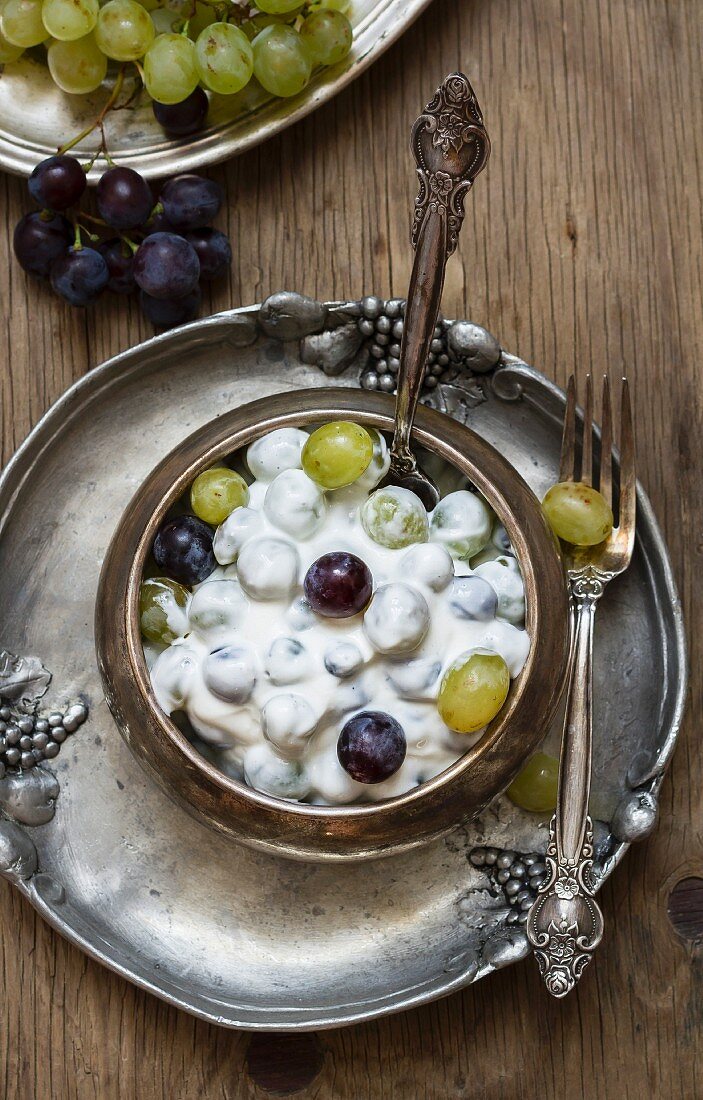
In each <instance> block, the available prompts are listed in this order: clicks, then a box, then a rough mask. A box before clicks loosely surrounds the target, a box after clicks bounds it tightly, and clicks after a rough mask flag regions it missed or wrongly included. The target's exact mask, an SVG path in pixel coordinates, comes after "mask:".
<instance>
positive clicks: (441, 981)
mask: <svg viewBox="0 0 703 1100" xmlns="http://www.w3.org/2000/svg"><path fill="white" fill-rule="evenodd" d="M285 297H286V296H283V298H284V299H285ZM288 298H289V299H290V304H291V309H290V310H287V309H286V308H283V309H281V310H279V313H278V314H277V316H273V317H272V314H271V311H268V312H267V311H266V310H265V309H264V310H263V312H261V313H260V312H259V311H258V310H257V308H256V307H252V308H251V309H245V310H240V311H232V312H229V313H223V314H220V315H218V316H216V317H212V318H209V319H207V320H204V321H198V322H196V323H194V324H192V325H189V326H187V327H185V328H183V329H181V330H179V331H177V332H174V333H171V334H168V335H166V336H160V337H156V338H155V339H152V340H149V341H147V342H146V343H145V344H142V345H140V346H139V347H137V348H134V349H133V350H131V351H128V352H126V353H124V354H122V355H119V356H117V357H116V358H114V359H111V360H110V361H109V362H107V363H105V364H103V365H102V366H100V367H98V368H97V369H96V370H94V371H92V372H91V373H90V374H89V375H87V376H86V377H84V378H83V379H81V380H80V381H79V382H77V383H76V384H75V385H74V386H73V387H72V388H71V389H70V390H69V391H68V392H67V393H66V395H65V396H64V397H63V398H61V400H59V401H58V402H57V403H56V404H55V405H54V406H53V407H52V408H51V409H50V410H49V412H48V413H47V414H46V415H45V416H44V418H43V419H42V420H41V422H40V423H39V425H38V426H37V427H36V428H35V429H34V431H33V432H32V433H31V435H30V436H29V438H28V439H27V441H26V442H25V444H24V445H23V446H22V447H21V448H20V450H19V451H18V453H17V455H16V456H15V458H14V459H13V461H12V462H11V463H10V465H9V466H8V467H7V469H6V470H5V472H4V475H3V476H2V478H1V479H0V607H1V608H2V621H1V624H0V625H1V630H0V643H1V644H2V646H4V647H6V648H7V650H9V651H11V652H12V653H14V654H23V655H25V656H26V655H30V654H36V655H38V656H39V657H40V659H41V661H42V662H43V663H44V665H45V666H46V667H47V668H48V669H49V670H50V671H51V673H52V675H53V679H52V682H51V685H50V687H49V690H48V693H47V694H46V696H45V699H43V700H42V701H41V703H40V711H41V712H42V713H45V714H46V713H49V711H50V710H51V709H52V708H53V709H54V710H56V709H59V710H60V709H61V708H62V706H63V707H65V706H66V705H68V703H70V702H71V700H76V699H82V700H83V702H84V703H85V704H86V705H87V706H88V708H89V714H88V718H87V721H86V722H85V723H84V724H83V725H82V726H81V728H80V729H79V730H77V731H76V732H75V734H73V735H72V736H71V737H70V739H68V740H67V741H66V742H65V743H64V744H63V745H62V749H61V752H60V755H58V756H57V757H56V758H55V759H53V760H51V761H47V762H44V763H42V764H41V765H40V766H38V767H36V768H34V769H32V770H31V771H29V772H25V773H22V774H21V775H19V776H18V775H16V774H15V775H14V776H13V775H12V773H11V772H8V775H7V776H6V777H5V778H4V779H0V810H1V811H2V814H1V816H0V870H2V872H3V873H4V874H5V876H6V877H7V878H8V879H9V880H10V881H12V882H13V883H14V884H15V885H16V887H17V888H18V889H19V890H20V891H21V892H22V894H24V896H25V897H26V898H27V899H28V900H29V901H30V902H31V904H32V905H33V906H34V907H35V908H36V909H37V910H38V911H39V913H41V915H42V916H43V917H44V918H45V919H46V920H47V921H48V922H49V923H50V924H52V925H53V926H54V927H55V928H56V929H57V930H58V931H60V932H61V933H62V934H63V935H64V936H66V937H67V938H68V939H69V940H70V941H71V942H73V943H75V944H76V945H78V946H79V947H81V948H82V949H83V950H85V951H86V952H87V953H88V954H90V955H91V956H93V957H94V958H97V959H99V960H100V961H102V962H103V963H105V964H106V965H107V966H109V967H111V968H112V969H113V970H115V971H117V972H118V973H120V974H122V975H124V976H125V977H126V978H129V979H130V980H131V981H133V982H135V983H136V984H138V985H140V986H142V987H144V988H146V989H149V990H151V991H152V992H153V993H155V994H156V995H157V996H159V997H162V998H164V999H165V1000H167V1001H169V1002H171V1003H172V1004H175V1005H178V1006H180V1007H182V1008H185V1009H187V1010H188V1011H190V1012H192V1013H195V1014H196V1015H198V1016H201V1017H203V1018H205V1019H207V1020H210V1021H213V1022H215V1023H219V1024H224V1025H227V1026H231V1027H240V1028H255V1029H267V1028H270V1029H275V1030H285V1029H309V1028H320V1027H333V1026H336V1025H340V1024H345V1023H351V1022H352V1021H356V1020H363V1019H369V1018H371V1017H374V1016H380V1015H383V1014H385V1013H389V1012H394V1011H398V1010H399V1009H403V1008H407V1007H409V1006H412V1005H418V1004H421V1003H423V1002H426V1001H430V1000H432V999H434V998H437V997H439V996H442V995H444V994H446V993H449V992H451V991H452V990H456V989H459V988H461V987H462V986H465V985H467V984H469V983H470V982H473V981H476V980H477V979H479V978H482V977H484V976H486V975H487V974H489V973H490V972H491V971H492V970H494V969H496V968H498V967H501V966H505V965H507V964H509V963H511V962H513V961H515V960H517V959H520V958H522V957H523V956H525V955H526V954H527V943H526V939H525V936H524V933H523V931H522V926H521V924H520V923H519V916H518V913H519V911H520V910H519V907H518V908H516V907H515V891H514V890H513V893H512V896H511V895H510V891H509V889H508V885H507V884H505V883H502V884H501V883H498V881H497V878H496V877H495V876H496V865H495V864H493V865H492V866H489V865H488V864H490V861H491V860H495V858H496V850H498V851H504V850H509V852H510V853H512V854H511V855H509V856H508V857H506V859H507V862H508V863H510V862H512V863H513V864H515V863H517V864H520V862H521V861H520V859H519V858H518V856H519V855H521V854H523V855H524V854H529V853H532V855H531V856H530V857H529V859H528V863H529V860H530V859H531V860H532V861H533V863H532V866H533V868H534V866H535V865H536V864H535V862H534V861H535V860H536V861H537V865H538V863H539V858H540V857H539V853H543V852H544V850H545V847H546V840H547V828H546V825H547V822H546V819H542V818H540V817H538V816H535V815H532V814H527V813H525V812H523V811H520V810H518V809H517V808H516V807H515V806H513V805H512V804H511V803H510V802H509V801H508V800H507V799H505V798H501V799H499V800H498V801H497V802H496V803H494V804H493V806H492V807H490V808H489V810H488V811H486V813H485V814H484V815H483V817H482V818H481V819H479V820H477V821H476V822H474V823H473V824H472V825H471V826H469V827H466V828H462V829H461V830H457V831H456V832H454V833H453V834H451V835H450V836H449V837H448V838H447V839H445V840H443V841H441V842H437V843H435V844H433V845H432V846H430V847H428V848H425V849H422V850H419V851H414V852H412V853H409V854H406V855H403V856H398V857H394V858H390V859H385V860H381V861H378V862H375V863H371V864H368V863H367V864H362V865H347V866H339V865H311V864H300V863H292V862H287V861H278V860H276V859H274V858H272V857H269V856H265V855H263V854H259V853H255V852H253V851H249V850H246V849H244V848H240V847H237V846H236V845H234V844H231V843H229V842H228V841H226V840H225V839H223V838H221V837H220V836H218V835H217V834H216V833H215V832H213V831H211V830H209V829H208V828H207V827H205V826H202V825H200V824H198V823H197V822H194V821H193V820H192V818H191V817H190V816H189V815H187V814H186V813H184V812H183V811H182V810H180V809H178V808H177V807H176V806H175V805H173V804H172V803H171V802H170V801H169V800H168V799H167V798H166V796H165V795H163V794H162V793H161V792H160V790H158V789H157V787H156V786H155V785H154V784H152V783H151V782H150V781H149V780H148V779H147V778H146V777H145V775H144V774H143V773H142V771H141V769H140V767H139V765H138V764H137V763H136V761H135V760H134V759H133V758H132V756H131V755H130V753H129V750H128V749H127V747H126V745H125V743H124V742H123V740H122V738H121V737H120V735H119V734H118V732H117V729H116V727H115V725H114V723H113V721H112V718H111V717H110V713H109V711H108V708H107V705H106V703H105V701H104V699H103V697H102V693H101V686H100V678H99V675H98V670H97V667H96V660H95V653H94V645H93V632H92V623H93V611H94V600H95V593H96V587H97V582H98V574H99V570H100V566H101V562H102V559H103V555H104V553H105V550H106V547H107V545H108V542H109V540H110V538H111V535H112V533H113V530H114V528H115V526H116V524H117V523H118V521H119V518H120V515H121V513H122V511H123V509H124V507H125V506H126V504H127V503H128V501H129V500H130V498H131V496H132V494H133V492H134V491H135V489H136V487H137V485H138V484H139V482H140V481H141V480H142V479H143V478H144V476H145V475H146V474H147V472H148V471H149V470H150V469H151V468H152V467H153V466H154V464H155V463H156V462H157V461H158V460H160V459H161V458H162V456H164V455H165V454H166V453H167V452H168V451H170V450H171V449H172V448H173V447H174V446H175V445H176V444H177V443H178V442H179V441H180V440H181V439H182V438H183V437H184V436H185V435H187V434H189V433H190V432H192V431H193V430H195V429H196V428H198V427H200V426H201V425H203V424H204V423H205V422H206V421H208V420H210V419H211V418H212V417H213V416H216V415H217V414H218V413H220V412H223V411H224V410H227V409H230V408H232V407H233V406H236V405H239V404H241V403H242V402H245V401H249V400H251V399H253V398H257V397H261V396H264V395H266V394H268V393H274V392H280V391H282V390H290V389H297V388H301V387H307V386H320V385H329V384H330V383H331V382H332V383H333V384H338V385H342V386H352V385H356V384H358V378H359V355H358V354H357V355H356V358H355V360H354V363H353V365H352V366H350V367H348V368H347V369H346V370H344V371H343V372H342V373H341V374H338V375H335V376H333V377H329V376H326V375H325V374H324V373H323V371H322V370H321V369H320V368H319V366H317V365H315V364H314V363H313V364H311V365H306V364H305V363H304V362H303V361H302V360H301V352H302V354H303V356H304V357H305V358H308V359H310V358H314V356H311V355H310V345H309V344H306V340H305V339H303V341H302V346H301V344H300V343H299V341H298V339H295V340H293V339H289V340H287V341H286V342H285V343H283V342H281V340H280V339H278V338H276V337H272V336H271V335H267V334H266V331H264V330H265V329H268V330H269V332H271V331H274V330H276V326H277V325H279V328H278V330H277V331H278V334H279V336H280V334H281V332H280V323H282V324H283V326H284V329H285V330H286V331H287V332H288V333H290V331H291V329H290V326H291V323H292V324H293V328H295V324H296V322H295V316H293V319H292V322H291V316H290V314H293V315H294V314H295V309H294V308H293V307H294V305H295V301H294V300H295V299H296V296H294V295H289V296H288ZM280 304H281V303H280V300H279V306H280ZM285 304H286V303H285V301H284V303H283V305H284V307H285ZM354 308H355V307H354V305H353V304H349V305H348V306H347V307H345V308H344V309H333V310H331V311H330V313H329V314H328V318H327V325H328V331H330V330H331V331H332V333H334V331H335V326H338V329H337V331H339V332H340V333H341V334H342V336H343V338H344V339H345V340H346V339H348V337H349V332H350V331H351V328H350V326H352V324H353V320H350V317H352V318H353V313H354ZM303 312H304V310H303ZM299 319H300V318H298V320H299ZM262 325H263V329H262ZM286 326H287V328H286ZM345 334H346V335H345ZM296 335H300V331H297V333H296ZM484 335H485V334H484ZM322 346H323V348H324V354H323V356H322V361H324V364H325V365H326V367H327V369H328V370H335V371H336V370H338V369H339V364H338V363H336V364H335V363H333V359H334V355H332V356H330V346H334V340H332V345H330V343H329V339H328V338H327V337H325V340H323V341H322ZM318 347H319V342H318ZM430 400H431V402H432V403H433V404H435V405H438V406H439V407H443V408H445V409H446V410H447V411H448V412H450V413H451V414H452V415H454V416H457V417H460V418H462V419H465V420H467V421H468V422H469V423H470V424H471V427H472V428H474V429H475V430H476V431H478V432H479V433H481V434H482V435H484V436H485V437H486V438H487V439H489V440H490V441H491V442H492V443H493V444H494V445H495V446H497V447H498V448H499V449H500V450H501V451H503V452H504V453H505V454H506V455H507V456H508V458H510V459H511V461H512V462H513V463H514V464H515V466H516V467H517V468H518V469H519V471H520V473H521V474H522V475H523V476H524V477H525V478H526V479H527V480H528V481H529V482H530V483H531V485H532V486H533V488H534V489H535V491H536V492H537V493H538V494H541V493H542V492H543V491H544V490H545V489H546V488H547V487H548V486H549V484H550V483H551V482H552V481H553V480H554V476H555V472H556V469H557V462H558V451H559V436H560V427H559V420H560V414H561V412H562V409H563V394H562V393H561V391H560V390H558V389H557V388H556V387H555V386H553V385H552V384H551V383H549V382H548V381H547V380H546V379H545V378H544V377H542V376H541V375H540V374H538V373H537V372H536V371H534V370H532V369H531V368H529V367H527V366H526V365H525V364H524V363H522V362H520V361H519V360H518V359H516V358H514V357H512V356H510V355H508V354H506V353H503V354H502V359H501V364H500V366H499V368H498V370H497V371H496V372H495V373H494V374H493V375H488V374H481V375H471V374H470V373H468V372H459V374H458V375H457V376H456V377H455V378H454V379H453V380H451V381H449V380H442V381H441V382H440V384H439V385H438V386H437V387H436V388H435V389H434V390H433V391H432V394H431V396H430ZM599 617H600V621H599V624H598V628H597V644H596V668H595V675H596V692H595V697H596V713H595V730H596V737H595V761H594V790H593V797H592V807H591V808H592V813H593V816H594V817H595V818H596V819H597V822H596V828H595V832H596V860H597V871H598V874H599V876H600V878H601V880H602V879H603V878H604V877H606V876H607V875H608V874H610V873H611V871H612V870H613V868H614V867H615V866H616V864H617V863H618V861H619V860H620V858H621V857H622V855H623V853H624V852H625V850H626V848H627V844H628V842H629V841H631V840H634V839H638V838H640V837H642V836H644V835H646V834H647V833H648V832H649V831H650V830H651V828H652V827H653V825H654V823H655V819H656V809H657V791H658V787H659V784H660V782H661V777H662V774H663V771H664V769H665V767H666V765H667V763H668V761H669V758H670V756H671V753H672V750H673V747H674V742H675V739H676V735H677V732H678V725H679V721H680V716H681V708H682V701H683V694H684V690H685V650H684V639H683V631H682V623H681V614H680V607H679V603H678V599H677V595H676V591H675V587H674V582H673V579H672V575H671V569H670V565H669V560H668V556H667V552H666V547H665V546H664V543H663V541H662V538H661V535H660V533H659V530H658V528H657V525H656V521H655V519H654V517H653V515H652V512H651V508H650V506H649V503H648V501H647V499H646V497H645V496H644V494H643V493H642V494H641V495H640V501H639V517H638V541H637V548H636V553H635V558H634V561H633V565H632V568H631V569H630V571H629V572H628V574H626V576H625V577H624V578H622V579H621V580H619V581H616V582H615V583H614V584H613V585H612V591H610V590H609V592H608V599H607V601H604V606H603V609H602V612H601V613H600V616H599ZM1 658H2V654H1V653H0V689H1V688H2V659H1ZM9 667H11V666H10V664H8V663H7V662H6V664H5V669H6V670H7V668H9ZM28 667H29V666H28ZM2 693H3V692H2V690H0V694H2ZM546 746H547V748H548V750H550V751H552V752H555V751H556V750H557V733H556V731H555V730H552V731H551V732H550V733H549V734H548V739H547V742H546ZM57 781H58V784H57ZM59 786H60V793H58V797H57V792H58V787H59ZM54 802H55V806H54ZM54 809H55V812H54ZM487 846H490V847H491V848H492V849H493V850H492V851H489V852H488V853H486V850H485V849H486V847H487ZM516 853H517V854H518V855H517V856H516ZM503 862H506V860H504V861H503ZM522 868H523V870H522V872H520V870H519V867H517V868H516V874H518V873H522V874H523V875H524V876H525V877H524V883H527V887H526V888H527V889H528V890H529V889H530V883H531V882H533V881H534V880H533V879H530V877H529V876H530V875H531V874H532V869H531V868H530V867H529V866H528V867H527V868H526V870H525V864H524V863H522ZM522 900H523V902H524V896H523V899H522Z"/></svg>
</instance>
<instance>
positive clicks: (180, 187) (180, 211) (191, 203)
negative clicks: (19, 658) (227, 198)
mask: <svg viewBox="0 0 703 1100" xmlns="http://www.w3.org/2000/svg"><path fill="white" fill-rule="evenodd" d="M223 197H224V196H223V191H222V188H221V187H220V185H219V183H215V181H214V180H208V179H205V178H204V177H203V176H175V177H174V179H172V180H169V181H168V183H167V184H166V185H165V186H164V189H163V191H162V192H161V200H160V201H161V204H162V206H163V208H164V214H165V215H166V217H167V218H168V220H169V221H170V222H171V225H175V227H176V229H200V228H201V227H202V226H204V225H209V224H210V222H211V221H212V220H213V218H215V217H217V214H218V212H219V209H220V207H221V206H222V199H223Z"/></svg>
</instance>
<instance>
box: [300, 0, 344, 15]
mask: <svg viewBox="0 0 703 1100" xmlns="http://www.w3.org/2000/svg"><path fill="white" fill-rule="evenodd" d="M350 7H351V0H313V3H312V4H310V5H309V10H310V11H341V12H348V11H349V9H350Z"/></svg>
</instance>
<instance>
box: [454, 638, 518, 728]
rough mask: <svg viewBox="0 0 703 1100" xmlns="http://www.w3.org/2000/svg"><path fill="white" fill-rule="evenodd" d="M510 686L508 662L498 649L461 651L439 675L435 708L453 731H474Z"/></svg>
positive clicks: (496, 708)
mask: <svg viewBox="0 0 703 1100" xmlns="http://www.w3.org/2000/svg"><path fill="white" fill-rule="evenodd" d="M509 688H510V673H509V672H508V666H507V665H506V663H505V661H504V660H503V658H502V657H500V656H499V655H498V654H497V653H481V652H473V653H463V654H462V655H461V657H457V659H456V660H455V661H454V662H453V664H451V665H450V666H449V668H448V669H447V671H446V672H445V674H444V676H443V677H442V683H441V685H440V688H439V695H438V697H437V709H438V710H439V714H440V717H441V719H442V721H443V722H444V723H445V724H446V725H447V726H449V728H450V729H452V730H454V731H455V732H456V733H475V732H476V731H477V730H480V729H483V727H484V726H487V725H488V723H489V722H490V721H491V720H492V719H493V718H495V716H496V714H497V713H498V711H499V710H500V709H501V707H502V706H503V703H504V702H505V700H506V698H507V695H508V690H509Z"/></svg>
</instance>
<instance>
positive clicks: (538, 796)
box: [506, 752, 559, 814]
mask: <svg viewBox="0 0 703 1100" xmlns="http://www.w3.org/2000/svg"><path fill="white" fill-rule="evenodd" d="M558 783H559V761H558V760H557V759H556V757H554V756H549V755H548V754H547V753H546V752H536V753H535V755H534V756H533V757H531V758H530V759H529V760H528V761H527V763H526V764H525V767H524V768H523V769H522V771H521V772H520V773H519V775H517V776H516V778H515V779H514V780H513V781H512V783H511V784H510V786H509V787H508V789H507V791H506V794H507V796H508V798H509V799H510V801H511V802H514V803H515V805H516V806H520V807H521V808H522V809H523V810H529V811H530V812H531V813H535V814H545V813H549V812H550V811H551V810H553V809H554V808H555V807H556V804H557V786H558Z"/></svg>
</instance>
